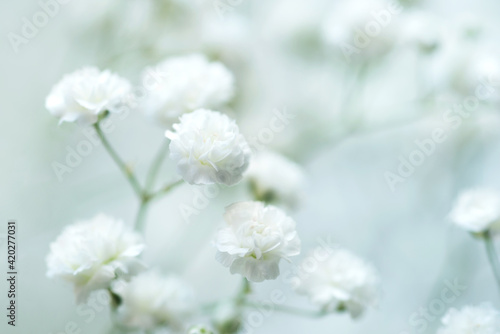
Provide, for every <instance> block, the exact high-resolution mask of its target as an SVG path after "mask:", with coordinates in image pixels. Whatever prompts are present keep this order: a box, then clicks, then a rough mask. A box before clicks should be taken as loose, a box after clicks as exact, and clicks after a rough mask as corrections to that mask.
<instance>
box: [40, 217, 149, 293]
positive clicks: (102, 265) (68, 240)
mask: <svg viewBox="0 0 500 334" xmlns="http://www.w3.org/2000/svg"><path fill="white" fill-rule="evenodd" d="M143 249H144V244H143V241H142V238H141V237H140V236H139V235H138V234H137V233H135V232H132V231H130V230H128V229H127V228H126V227H125V225H124V223H123V222H122V221H120V220H117V219H114V218H112V217H109V216H106V215H103V214H100V215H97V216H96V217H94V218H93V219H91V220H88V221H80V222H77V223H75V224H73V225H70V226H68V227H66V228H65V229H64V231H63V232H62V233H61V235H60V236H59V237H58V238H57V240H56V241H55V242H53V243H52V244H51V245H50V253H49V255H48V256H47V267H48V270H47V276H48V277H60V278H62V279H64V280H66V281H69V282H71V283H73V285H74V289H75V294H76V297H77V300H78V301H79V302H84V301H85V300H86V298H87V297H88V295H89V294H90V293H91V292H92V291H95V290H98V289H107V288H109V287H110V284H111V283H112V281H113V280H114V279H115V278H116V277H117V276H120V275H129V274H133V273H135V272H137V271H139V270H140V269H142V267H143V265H142V264H141V262H140V261H139V259H138V256H139V255H140V254H141V253H142V251H143Z"/></svg>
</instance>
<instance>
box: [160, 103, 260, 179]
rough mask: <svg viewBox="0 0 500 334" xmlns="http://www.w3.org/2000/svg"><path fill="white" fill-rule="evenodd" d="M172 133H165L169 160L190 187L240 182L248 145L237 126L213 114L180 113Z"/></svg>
mask: <svg viewBox="0 0 500 334" xmlns="http://www.w3.org/2000/svg"><path fill="white" fill-rule="evenodd" d="M179 120H180V123H177V124H174V125H173V128H174V130H175V132H171V131H167V132H166V134H165V135H166V137H167V138H169V139H170V140H171V142H170V158H171V159H172V160H174V161H175V163H176V164H177V172H178V173H179V174H180V175H181V176H182V177H183V178H184V180H186V181H187V182H188V183H190V184H213V183H223V184H226V185H233V184H235V183H237V182H239V181H240V180H241V178H242V177H243V176H242V174H243V172H244V171H245V170H246V169H247V167H248V163H249V160H250V153H251V151H250V146H249V145H248V143H247V142H246V141H245V138H244V137H243V136H242V135H241V134H240V131H239V129H238V125H236V122H235V121H233V120H231V119H230V118H229V117H227V116H226V115H223V114H221V113H220V112H217V111H211V110H205V109H198V110H196V111H194V112H192V113H189V114H184V115H182V116H181V117H180V118H179Z"/></svg>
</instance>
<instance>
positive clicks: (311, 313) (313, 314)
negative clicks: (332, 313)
mask: <svg viewBox="0 0 500 334" xmlns="http://www.w3.org/2000/svg"><path fill="white" fill-rule="evenodd" d="M244 305H245V306H247V307H253V308H259V307H264V306H263V305H261V304H259V303H253V302H245V303H244ZM273 307H274V308H273V309H274V310H275V311H278V312H283V313H288V314H293V315H300V316H304V317H309V318H320V317H323V316H325V315H326V314H328V312H326V311H324V310H319V311H316V310H304V309H301V308H297V307H292V306H285V305H276V304H275V305H273Z"/></svg>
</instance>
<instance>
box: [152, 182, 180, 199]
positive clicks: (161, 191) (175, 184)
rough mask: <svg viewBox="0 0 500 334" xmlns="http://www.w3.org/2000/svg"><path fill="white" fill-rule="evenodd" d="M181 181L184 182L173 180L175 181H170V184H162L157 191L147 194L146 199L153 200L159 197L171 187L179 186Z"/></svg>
mask: <svg viewBox="0 0 500 334" xmlns="http://www.w3.org/2000/svg"><path fill="white" fill-rule="evenodd" d="M183 183H184V180H179V181H175V182H172V183H170V184H167V185H166V186H164V187H163V188H161V189H160V190H158V191H157V192H154V193H152V194H149V195H148V198H147V200H148V201H150V200H153V199H157V198H159V197H161V196H163V195H165V194H167V193H168V192H170V191H171V190H172V189H174V188H175V187H177V186H179V185H181V184H183Z"/></svg>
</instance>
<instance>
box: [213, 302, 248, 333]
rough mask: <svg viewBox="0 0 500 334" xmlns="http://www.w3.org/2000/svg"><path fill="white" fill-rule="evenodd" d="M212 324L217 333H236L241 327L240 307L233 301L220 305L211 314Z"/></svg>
mask: <svg viewBox="0 0 500 334" xmlns="http://www.w3.org/2000/svg"><path fill="white" fill-rule="evenodd" d="M212 324H213V326H214V328H215V329H216V330H217V332H218V333H238V332H239V330H240V329H241V328H242V326H243V319H242V310H241V307H238V305H237V303H236V302H235V301H227V302H223V303H220V304H219V305H217V307H216V308H215V310H214V312H213V315H212Z"/></svg>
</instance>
